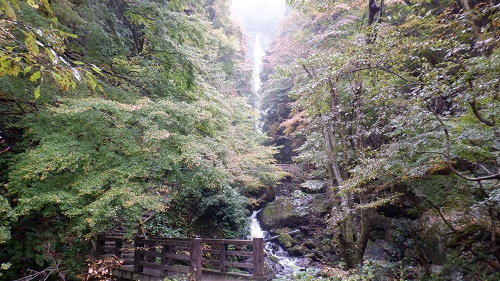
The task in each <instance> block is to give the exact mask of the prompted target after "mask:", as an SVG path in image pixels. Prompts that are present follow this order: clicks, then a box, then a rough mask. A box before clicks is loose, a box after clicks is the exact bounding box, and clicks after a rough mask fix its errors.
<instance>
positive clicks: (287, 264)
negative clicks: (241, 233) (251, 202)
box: [250, 209, 305, 279]
mask: <svg viewBox="0 0 500 281" xmlns="http://www.w3.org/2000/svg"><path fill="white" fill-rule="evenodd" d="M260 211H262V209H261V210H258V211H253V213H252V215H251V216H250V238H264V239H265V238H268V237H267V236H268V235H267V234H268V233H267V231H264V230H262V227H261V226H260V223H259V220H258V219H257V214H258V213H259V212H260ZM264 249H265V251H266V253H267V255H268V256H269V257H271V256H274V257H275V258H276V260H277V261H278V264H279V268H277V274H276V277H277V278H286V279H287V278H289V277H290V276H292V275H293V274H294V273H295V272H298V271H304V270H305V268H304V267H301V266H298V265H297V264H298V263H300V261H301V260H302V258H297V257H290V256H289V254H288V252H287V251H285V250H284V249H283V248H282V247H281V246H280V245H279V244H278V243H275V242H273V241H268V242H266V243H265V245H264Z"/></svg>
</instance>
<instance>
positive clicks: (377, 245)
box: [363, 239, 389, 260]
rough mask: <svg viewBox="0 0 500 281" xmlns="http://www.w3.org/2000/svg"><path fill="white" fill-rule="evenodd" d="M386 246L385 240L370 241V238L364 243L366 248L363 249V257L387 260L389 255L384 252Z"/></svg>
mask: <svg viewBox="0 0 500 281" xmlns="http://www.w3.org/2000/svg"><path fill="white" fill-rule="evenodd" d="M387 247H388V244H387V242H385V241H383V240H379V239H377V240H375V242H372V241H371V240H368V243H367V244H366V250H365V255H364V256H363V257H364V259H367V260H368V259H369V260H388V259H389V255H388V254H387V252H386V248H387Z"/></svg>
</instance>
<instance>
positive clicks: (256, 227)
mask: <svg viewBox="0 0 500 281" xmlns="http://www.w3.org/2000/svg"><path fill="white" fill-rule="evenodd" d="M260 211H262V210H258V211H253V213H252V216H251V217H250V220H251V221H250V237H251V238H264V236H265V233H264V231H263V230H262V227H260V223H259V220H258V219H257V214H258V213H259V212H260Z"/></svg>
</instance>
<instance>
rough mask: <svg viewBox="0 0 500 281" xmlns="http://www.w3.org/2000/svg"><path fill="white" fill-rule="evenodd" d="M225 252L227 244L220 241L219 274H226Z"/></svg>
mask: <svg viewBox="0 0 500 281" xmlns="http://www.w3.org/2000/svg"><path fill="white" fill-rule="evenodd" d="M226 250H227V244H226V243H224V241H221V244H220V272H227V269H226Z"/></svg>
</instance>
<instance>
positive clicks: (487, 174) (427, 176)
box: [263, 1, 500, 272]
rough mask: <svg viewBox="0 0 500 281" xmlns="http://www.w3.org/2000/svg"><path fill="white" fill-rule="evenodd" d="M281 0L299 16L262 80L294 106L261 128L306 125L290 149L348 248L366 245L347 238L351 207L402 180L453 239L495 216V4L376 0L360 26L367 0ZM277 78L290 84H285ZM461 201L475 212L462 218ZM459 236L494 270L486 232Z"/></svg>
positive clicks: (380, 196)
mask: <svg viewBox="0 0 500 281" xmlns="http://www.w3.org/2000/svg"><path fill="white" fill-rule="evenodd" d="M288 2H289V3H291V4H293V7H295V8H296V9H297V10H299V11H301V12H302V13H303V14H304V15H303V16H302V17H300V16H297V15H296V14H294V15H293V16H292V17H291V18H292V20H293V21H294V22H300V27H296V28H293V25H290V26H292V27H291V28H290V29H288V30H285V31H284V32H283V33H282V35H281V37H280V39H279V40H280V43H281V45H280V46H287V47H288V48H287V49H285V48H284V47H279V48H278V47H277V48H276V50H272V51H274V53H271V58H270V59H269V60H270V61H271V62H273V63H276V65H273V67H277V68H280V69H281V71H277V72H278V74H281V76H280V77H278V78H276V79H273V80H271V81H270V82H268V84H267V85H264V86H263V89H266V87H267V89H270V90H269V92H268V93H269V96H268V97H266V99H267V100H268V101H271V102H272V101H273V99H274V100H280V102H282V101H283V100H284V99H283V95H284V94H285V93H286V94H288V95H289V96H290V98H291V99H292V102H291V103H290V105H291V107H292V108H291V111H290V112H291V114H290V116H289V117H288V118H289V119H288V120H287V121H285V122H282V121H281V127H278V126H276V125H275V126H274V127H272V126H268V128H270V133H271V135H273V134H276V132H279V130H284V131H285V132H288V133H291V132H295V136H293V135H292V137H295V138H296V139H298V136H300V137H303V136H305V138H306V139H305V141H304V142H303V144H302V146H301V147H300V148H299V149H298V150H297V152H298V153H299V155H298V156H297V157H296V158H295V159H296V160H297V161H301V162H304V163H307V164H312V165H314V166H316V167H318V168H319V169H320V170H323V171H325V174H326V178H327V180H329V186H330V188H331V189H330V190H331V191H332V196H331V197H332V198H335V200H336V201H334V202H337V201H341V202H342V203H341V204H339V206H337V207H336V208H334V209H333V213H332V214H333V216H332V218H331V219H330V221H331V223H332V229H333V230H334V233H336V236H337V237H338V238H339V239H340V240H339V241H342V239H345V241H348V243H351V242H352V244H351V245H355V247H351V248H350V249H347V251H352V252H353V253H356V250H357V249H362V248H363V247H362V244H359V243H358V242H361V241H357V242H356V241H354V239H351V238H353V237H356V234H355V233H353V232H350V231H349V230H348V229H351V227H350V226H352V224H351V222H352V219H353V218H352V217H353V216H358V222H359V221H360V219H361V218H362V217H366V216H363V215H362V212H363V211H365V210H367V209H376V208H378V207H380V206H383V205H385V204H394V203H395V202H397V200H399V199H400V198H402V197H401V196H402V195H403V194H400V193H399V191H397V192H396V189H397V187H400V186H405V187H409V190H410V192H411V193H412V194H413V195H416V196H417V197H418V199H419V200H422V202H423V203H422V205H420V206H418V207H419V208H424V209H425V208H431V209H432V210H433V211H432V212H433V213H434V215H437V216H439V218H440V222H441V226H443V227H445V228H447V229H448V231H450V230H451V231H453V232H454V235H455V237H457V239H458V238H459V237H460V236H461V235H463V237H462V238H464V237H466V236H467V235H468V234H467V235H466V233H463V234H461V232H460V226H464V225H468V226H475V225H476V224H477V223H478V222H479V221H483V220H488V219H489V220H490V221H495V223H494V224H496V223H498V213H499V211H500V210H499V209H498V202H497V201H495V200H497V198H498V196H497V193H498V192H497V190H498V182H497V181H498V178H499V177H500V175H499V174H498V170H499V167H498V157H499V154H498V153H499V146H498V139H499V138H498V137H499V134H498V133H499V130H498V122H497V121H496V119H497V117H498V113H499V112H498V109H499V107H498V93H497V92H498V88H499V86H500V85H498V83H499V80H498V78H497V77H496V76H498V72H499V69H498V63H499V57H498V38H499V37H498V35H499V29H498V14H499V10H498V5H495V4H492V2H488V3H486V2H483V3H481V4H477V3H476V2H474V3H472V1H397V2H398V3H385V2H384V6H383V11H382V18H381V20H380V21H378V20H377V19H375V21H374V23H373V24H371V25H370V26H367V27H363V23H364V21H365V20H366V19H365V16H363V15H366V14H367V12H369V10H368V9H367V8H368V5H363V6H362V7H361V8H359V7H358V6H359V5H353V3H354V1H288ZM367 2H368V1H365V3H367ZM375 2H376V3H377V4H378V1H375ZM357 3H359V2H357ZM476 4H477V5H476ZM290 46H292V48H290ZM300 46H302V47H300ZM280 51H285V53H286V54H283V53H282V52H280ZM291 60H295V63H293V64H290V63H289V62H290V61H291ZM285 79H292V81H293V87H292V89H291V90H288V89H283V90H282V91H281V89H282V88H279V86H277V85H279V83H280V80H281V81H284V80H285ZM275 89H276V90H275ZM278 89H279V91H278ZM276 108H279V107H276ZM274 115H276V113H275V112H272V111H270V112H269V113H268V116H267V117H268V119H267V122H268V124H272V123H274V124H277V123H276V121H275V120H276V119H277V118H276V117H275V116H274ZM391 189H394V190H391ZM479 194H482V195H481V196H479V197H478V195H479ZM352 198H354V199H352ZM345 206H349V207H347V208H346V207H345ZM353 209H354V210H356V211H353ZM459 210H465V211H464V212H477V213H476V214H478V215H477V217H476V219H473V218H469V217H467V218H462V219H458V218H457V217H456V213H457V212H459ZM439 212H441V214H439ZM353 213H355V214H353ZM441 215H442V216H441ZM448 216H449V217H451V218H450V219H449V221H446V217H448ZM487 218H488V219H487ZM354 220H355V219H354ZM479 224H481V223H479ZM361 228H362V227H361ZM354 230H355V229H354ZM484 231H485V232H490V233H495V229H494V227H493V228H491V227H490V228H489V230H484ZM492 235H495V234H492ZM357 237H362V234H361V233H358V235H357ZM349 239H351V240H349ZM459 240H460V239H459ZM463 240H464V241H465V240H466V239H465V238H464V239H463ZM349 241H351V242H349ZM464 241H462V242H460V243H462V248H461V251H463V252H466V253H468V254H470V255H471V256H475V257H476V258H479V257H481V256H483V255H486V256H489V257H491V258H492V259H495V262H489V261H488V260H485V259H483V260H482V261H481V262H480V263H481V264H482V265H483V266H486V267H488V266H490V267H491V268H495V270H498V249H496V247H493V248H495V249H496V250H495V249H491V247H492V243H494V242H493V241H491V240H489V239H485V240H483V245H479V244H477V243H476V244H473V245H472V244H471V245H467V244H468V242H464ZM354 242H356V244H354ZM360 245H361V246H360ZM337 246H338V245H337ZM483 246H484V247H483ZM341 247H342V246H341ZM488 248H490V250H488ZM338 250H341V249H340V248H339V249H338ZM340 252H342V251H340ZM470 255H464V256H467V257H470ZM492 255H496V256H497V258H493V256H492ZM352 256H353V255H352V254H349V255H346V259H349V257H352ZM360 261H361V260H360V259H358V261H357V262H360ZM346 262H347V260H346ZM348 266H352V264H348ZM468 270H469V271H472V269H468ZM481 270H483V272H486V271H487V270H486V269H481Z"/></svg>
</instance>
